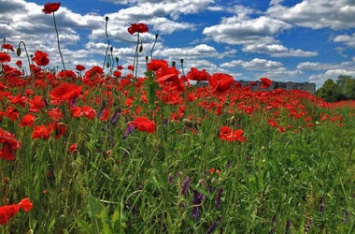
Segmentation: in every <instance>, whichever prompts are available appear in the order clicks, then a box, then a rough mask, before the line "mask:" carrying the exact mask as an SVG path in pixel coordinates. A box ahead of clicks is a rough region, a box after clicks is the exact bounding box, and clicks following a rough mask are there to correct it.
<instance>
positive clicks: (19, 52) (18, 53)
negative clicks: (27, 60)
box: [16, 47, 22, 56]
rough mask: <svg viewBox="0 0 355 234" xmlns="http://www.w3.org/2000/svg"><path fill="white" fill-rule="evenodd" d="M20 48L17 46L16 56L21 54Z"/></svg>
mask: <svg viewBox="0 0 355 234" xmlns="http://www.w3.org/2000/svg"><path fill="white" fill-rule="evenodd" d="M21 52H22V51H21V48H20V47H17V50H16V54H17V56H20V55H21Z"/></svg>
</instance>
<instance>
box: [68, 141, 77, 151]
mask: <svg viewBox="0 0 355 234" xmlns="http://www.w3.org/2000/svg"><path fill="white" fill-rule="evenodd" d="M77 151H78V143H73V144H72V145H71V146H69V152H70V153H75V152H77Z"/></svg>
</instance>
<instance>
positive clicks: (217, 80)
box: [208, 73, 234, 92]
mask: <svg viewBox="0 0 355 234" xmlns="http://www.w3.org/2000/svg"><path fill="white" fill-rule="evenodd" d="M208 82H209V84H210V86H211V87H212V89H213V91H216V92H224V91H226V90H228V89H229V88H230V87H231V86H232V84H233V83H234V78H233V76H231V75H228V74H225V73H215V74H213V75H212V76H210V77H209V78H208Z"/></svg>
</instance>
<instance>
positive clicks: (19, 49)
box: [17, 41, 33, 78]
mask: <svg viewBox="0 0 355 234" xmlns="http://www.w3.org/2000/svg"><path fill="white" fill-rule="evenodd" d="M21 44H22V45H23V48H25V52H26V56H27V61H28V68H29V69H30V73H31V77H32V78H33V73H32V69H31V62H30V56H29V55H28V52H27V47H26V43H25V42H24V41H20V42H19V43H18V46H17V56H20V55H21Z"/></svg>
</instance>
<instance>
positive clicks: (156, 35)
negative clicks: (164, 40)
mask: <svg viewBox="0 0 355 234" xmlns="http://www.w3.org/2000/svg"><path fill="white" fill-rule="evenodd" d="M158 36H159V34H158V33H157V34H155V40H154V43H153V46H152V49H151V50H150V59H151V60H152V59H153V50H154V47H155V44H156V43H157V40H158Z"/></svg>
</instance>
